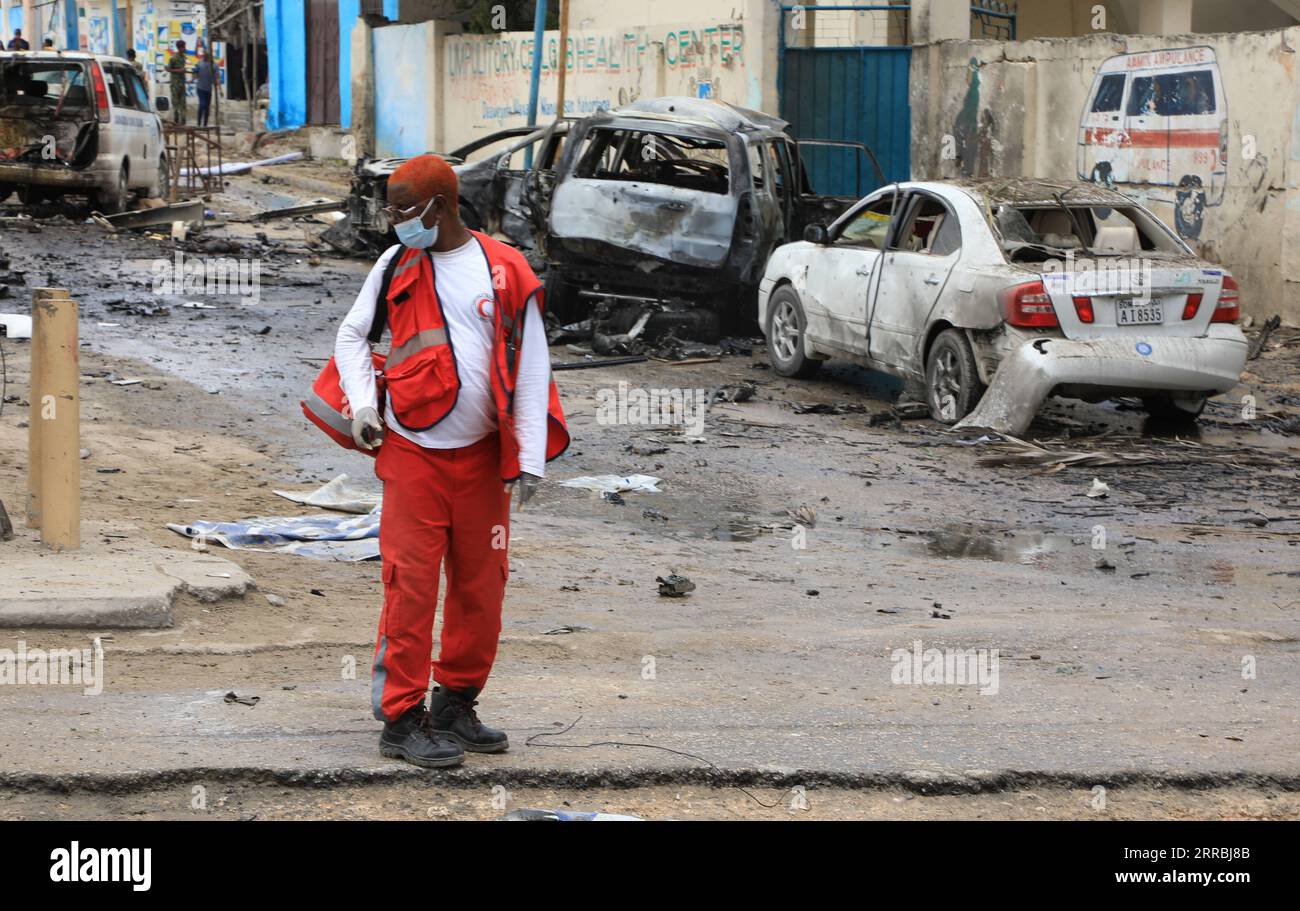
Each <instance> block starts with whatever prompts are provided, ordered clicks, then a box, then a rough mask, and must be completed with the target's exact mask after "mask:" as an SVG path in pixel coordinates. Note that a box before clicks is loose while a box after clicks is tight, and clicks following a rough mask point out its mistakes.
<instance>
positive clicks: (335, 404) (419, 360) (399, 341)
mask: <svg viewBox="0 0 1300 911" xmlns="http://www.w3.org/2000/svg"><path fill="white" fill-rule="evenodd" d="M470 233H471V234H472V235H473V237H474V239H475V241H476V242H477V243H478V245H479V247H480V249H481V250H482V251H483V256H484V258H485V259H486V260H487V265H488V272H489V274H491V276H492V288H493V295H494V298H495V300H494V302H493V304H494V306H493V317H492V321H493V343H492V367H491V374H492V375H491V387H492V397H493V400H494V402H495V404H496V412H497V432H498V435H499V437H500V441H501V479H502V480H503V481H513V480H515V479H517V478H518V477H519V474H520V468H519V440H518V438H517V437H516V436H515V421H514V395H515V381H516V380H517V378H518V376H519V348H520V345H521V344H522V342H523V337H524V320H525V319H527V318H528V316H529V315H530V310H529V309H528V307H527V303H528V300H529V298H531V297H533V296H536V298H537V303H538V310H541V309H542V308H543V307H544V305H545V296H544V292H543V290H542V286H541V283H540V282H538V280H537V276H536V275H534V274H533V270H532V269H531V268H530V267H529V265H528V263H527V261H526V260H525V259H524V257H523V254H521V253H520V252H519V251H518V250H516V249H515V248H514V247H510V246H507V245H506V244H503V243H501V242H500V241H498V240H494V239H493V238H491V237H489V236H487V235H486V234H480V233H478V232H477V231H471V232H470ZM396 255H397V257H398V260H397V263H396V266H395V268H394V269H393V273H392V280H391V282H390V284H389V288H388V298H387V305H388V307H387V309H388V326H389V330H390V331H391V333H392V347H391V349H390V350H389V352H388V356H387V358H384V357H382V356H380V355H376V356H375V368H376V380H377V381H378V386H379V390H380V396H381V403H380V406H379V407H380V411H381V412H382V411H383V410H384V406H383V396H385V395H386V396H387V398H388V401H389V403H390V404H391V405H392V408H393V416H394V417H395V418H396V419H397V422H398V423H399V424H401V425H402V427H404V428H406V429H407V430H411V431H415V432H422V431H426V430H430V429H432V428H433V427H436V426H437V425H438V424H439V423H440V422H441V421H442V420H443V419H444V418H446V417H447V415H449V414H450V413H451V410H452V409H453V408H454V407H455V406H456V399H457V397H458V396H459V395H460V378H459V376H458V375H457V372H456V352H455V349H454V348H453V346H452V343H451V337H450V335H449V334H448V330H447V323H446V320H445V319H444V317H443V312H442V302H441V301H440V300H439V299H438V289H437V284H436V282H435V278H434V271H433V258H432V257H431V256H429V255H428V254H427V252H426V251H424V250H415V249H411V248H409V247H403V248H402V250H401V252H400V253H398V254H396ZM303 410H304V412H306V414H307V417H308V418H310V419H311V420H312V421H313V422H314V423H316V424H317V425H318V426H320V427H321V429H322V430H324V431H325V432H326V433H328V434H329V435H330V437H332V438H333V439H334V440H335V441H336V442H338V443H339V444H340V445H343V446H346V447H348V448H355V447H354V446H353V444H352V439H351V420H350V416H351V408H350V407H349V405H348V403H347V402H346V399H345V397H344V396H343V392H342V389H341V388H339V384H338V371H337V368H335V367H334V364H333V361H331V362H330V364H329V365H328V366H327V367H326V369H325V371H323V372H322V374H321V376H320V377H319V378H318V379H317V381H316V384H315V386H314V387H313V392H312V395H311V396H310V397H309V399H308V401H306V402H304V403H303ZM344 423H346V424H347V425H348V426H347V430H346V432H345V431H344V428H343V424H344ZM568 446H569V431H568V426H567V425H566V423H565V420H564V410H563V408H561V406H560V394H559V390H558V389H557V388H556V386H555V380H554V379H552V380H551V381H550V392H549V402H548V406H547V433H546V461H548V462H549V461H551V460H553V459H556V458H559V456H560V455H561V454H562V453H563V452H564V451H565V450H566V449H567V448H568Z"/></svg>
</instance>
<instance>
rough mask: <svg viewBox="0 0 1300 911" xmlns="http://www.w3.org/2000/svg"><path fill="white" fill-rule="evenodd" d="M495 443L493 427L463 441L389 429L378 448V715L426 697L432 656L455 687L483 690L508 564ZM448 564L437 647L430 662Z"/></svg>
mask: <svg viewBox="0 0 1300 911" xmlns="http://www.w3.org/2000/svg"><path fill="white" fill-rule="evenodd" d="M499 445H500V444H499V442H498V440H497V435H496V434H492V435H491V436H488V437H485V438H484V439H482V440H480V441H479V442H477V443H475V444H474V445H473V446H467V447H465V448H464V449H445V450H440V449H425V448H423V447H421V446H417V445H416V444H415V443H412V442H411V441H410V440H407V439H404V438H403V437H401V436H399V435H398V434H396V433H393V432H391V431H390V432H389V433H388V434H387V436H386V437H385V440H384V445H383V446H382V447H380V450H379V456H378V458H377V459H376V461H375V474H377V475H378V476H379V478H380V480H382V481H383V482H384V509H383V519H382V520H381V522H380V525H379V550H380V553H381V555H382V557H383V562H384V610H383V614H382V615H381V616H380V618H379V640H378V642H377V643H376V645H375V661H374V666H373V669H372V670H373V672H372V674H371V678H370V691H371V704H372V708H373V709H374V713H375V717H376V718H378V719H379V720H381V721H396V720H397V719H398V718H400V717H401V716H402V714H403V713H404V712H406V711H407V710H408V709H410V708H411V707H412V706H414V705H417V704H418V703H419V702H420V701H422V700H423V699H424V694H425V692H426V691H427V690H428V688H429V673H430V665H431V664H432V671H433V679H434V680H436V681H437V682H438V683H439V684H440V685H441V686H444V687H447V688H449V689H453V690H465V689H471V688H472V689H475V690H479V689H482V688H483V686H484V684H486V683H487V679H488V675H489V674H490V673H491V672H492V662H493V661H494V660H495V659H496V654H497V639H498V637H499V636H500V634H501V602H502V600H503V599H504V598H505V590H506V579H507V577H508V575H509V572H510V570H509V567H508V565H507V562H506V548H507V545H508V543H509V533H510V494H509V492H507V491H506V490H505V486H504V485H503V484H502V482H501V476H500V466H499V464H498V447H499ZM444 566H445V570H446V575H447V596H446V598H445V601H444V604H443V615H442V645H441V652H440V654H439V656H438V659H437V660H436V661H431V659H432V651H433V620H434V616H435V614H436V613H437V606H438V571H439V568H441V567H444Z"/></svg>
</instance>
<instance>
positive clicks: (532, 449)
mask: <svg viewBox="0 0 1300 911" xmlns="http://www.w3.org/2000/svg"><path fill="white" fill-rule="evenodd" d="M401 250H402V247H401V246H396V247H393V248H392V249H391V250H389V251H387V252H386V253H384V255H383V256H381V257H379V261H378V262H377V263H375V267H374V268H373V269H371V270H370V275H369V277H367V279H366V283H365V284H364V285H363V286H362V288H361V293H360V294H358V295H357V300H356V303H355V304H353V305H352V309H351V311H349V313H348V315H347V316H346V317H345V318H344V320H343V324H342V325H341V326H339V331H338V337H337V338H336V340H335V343H334V360H335V363H336V364H337V365H338V368H339V376H340V379H341V380H342V385H343V392H344V394H345V395H347V397H348V401H349V402H350V403H351V405H352V411H353V413H354V414H355V413H356V412H357V411H360V410H361V409H362V408H365V407H367V406H369V407H371V408H377V407H378V393H377V390H376V389H375V377H374V368H373V365H372V363H371V357H370V343H369V341H368V338H367V337H368V336H369V335H370V327H371V324H372V323H373V322H374V319H375V304H376V302H377V301H378V299H379V289H380V286H381V285H382V284H383V282H384V269H385V267H387V265H388V262H389V260H390V259H392V257H394V256H397V255H398V254H399V253H400V252H401ZM433 268H434V281H435V283H436V285H437V289H438V298H439V300H440V301H441V302H442V312H443V317H444V318H445V319H446V321H447V332H448V337H449V338H450V339H451V347H452V350H453V351H454V352H455V355H456V373H457V376H458V377H459V378H460V395H459V397H458V398H457V399H456V404H455V406H454V407H453V408H452V409H451V412H450V413H449V414H448V415H447V416H446V417H445V418H443V420H442V421H440V422H439V423H438V424H437V425H436V426H435V427H432V428H431V429H429V430H425V431H422V432H416V431H413V430H407V429H406V428H405V427H402V426H401V425H400V424H398V423H397V421H396V419H395V418H394V417H393V409H392V404H391V403H389V405H388V408H387V413H386V414H385V416H384V422H385V423H386V424H387V425H388V429H389V431H390V432H392V433H399V434H401V435H402V436H403V437H405V438H406V439H408V440H410V441H411V442H412V443H415V444H417V445H419V446H423V447H424V448H425V449H460V448H462V447H465V446H470V445H473V444H474V443H477V442H478V441H479V440H481V439H483V438H484V437H485V436H487V435H488V434H490V433H495V432H496V430H497V416H496V403H495V402H494V401H493V398H492V385H491V369H492V326H493V317H494V313H493V309H494V305H495V300H496V298H495V295H494V294H493V288H492V273H491V270H490V269H489V267H488V261H487V256H486V254H485V253H484V251H483V248H482V246H481V245H480V244H479V242H478V239H477V238H471V239H470V241H469V243H467V244H465V245H464V246H463V247H460V248H458V249H456V250H451V251H449V252H447V253H434V254H433ZM550 382H551V359H550V352H549V350H548V347H547V344H546V329H545V326H544V325H543V324H542V314H541V310H540V308H539V307H538V306H537V300H536V298H535V297H534V298H529V300H528V304H527V306H526V307H525V308H524V330H523V340H522V341H521V342H520V347H519V378H518V381H517V383H516V385H515V398H514V412H515V436H516V437H517V438H518V440H519V467H520V470H521V471H525V472H527V473H528V474H532V475H537V476H538V477H543V476H544V474H545V471H546V430H547V428H546V423H547V405H548V403H549V398H550Z"/></svg>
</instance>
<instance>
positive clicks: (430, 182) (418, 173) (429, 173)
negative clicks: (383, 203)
mask: <svg viewBox="0 0 1300 911" xmlns="http://www.w3.org/2000/svg"><path fill="white" fill-rule="evenodd" d="M388 183H389V186H394V187H404V188H406V189H407V190H408V191H410V192H411V193H412V194H414V195H415V196H418V197H419V198H420V199H429V198H431V197H434V196H441V197H443V198H445V199H446V200H447V206H448V208H449V209H450V210H451V211H453V212H455V211H456V210H457V209H458V208H459V202H460V181H459V180H457V179H456V172H455V171H453V170H452V169H451V165H449V164H447V162H445V161H443V160H442V159H441V158H439V157H438V156H437V155H417V156H416V157H414V158H412V159H409V160H407V161H404V162H402V163H401V164H400V165H398V166H397V169H396V170H395V171H393V174H392V176H391V177H389V178H388Z"/></svg>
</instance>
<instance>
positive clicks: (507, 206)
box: [324, 120, 571, 253]
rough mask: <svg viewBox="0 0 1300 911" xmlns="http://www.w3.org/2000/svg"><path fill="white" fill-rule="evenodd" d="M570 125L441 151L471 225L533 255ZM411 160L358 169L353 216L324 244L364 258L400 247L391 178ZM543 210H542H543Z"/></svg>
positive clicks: (509, 132)
mask: <svg viewBox="0 0 1300 911" xmlns="http://www.w3.org/2000/svg"><path fill="white" fill-rule="evenodd" d="M570 123H571V121H569V120H558V121H555V122H554V123H552V124H550V125H549V126H545V127H536V126H524V127H512V128H510V129H506V130H500V131H498V132H495V133H492V134H490V135H488V136H484V137H482V138H480V139H476V140H475V141H474V142H471V143H469V144H468V145H464V146H461V147H460V148H458V149H455V150H454V151H451V152H448V153H446V154H442V153H436V154H441V155H442V157H443V158H445V159H446V160H447V161H448V162H449V163H450V164H451V166H452V169H453V170H454V171H455V172H456V176H457V177H458V178H459V180H460V211H461V217H462V218H463V219H464V221H465V225H466V226H467V227H469V228H471V229H473V230H475V231H486V232H487V233H489V234H497V235H501V236H503V237H505V238H506V239H507V240H509V241H510V243H512V244H514V245H515V246H517V247H519V248H520V249H521V250H524V251H525V252H529V251H532V250H533V249H534V246H535V241H534V238H535V237H536V235H537V233H538V231H539V229H540V228H541V227H542V226H543V219H544V218H545V208H544V205H545V199H546V198H547V196H548V194H549V189H550V186H551V184H552V181H553V174H554V171H553V169H554V167H555V163H556V161H557V160H558V159H559V155H560V150H561V148H562V146H563V143H564V137H565V135H566V133H567V132H568V129H569V125H570ZM485 150H486V152H485ZM471 158H474V159H475V160H473V161H471V160H470V159H471ZM406 160H407V159H406V158H375V159H369V160H366V161H362V162H360V163H358V164H357V166H356V169H355V170H354V172H353V178H352V189H351V193H350V194H349V196H348V206H347V214H346V217H345V218H344V219H343V221H342V222H340V223H339V225H338V226H336V227H335V228H333V229H331V231H330V232H327V234H326V235H325V238H324V239H325V240H326V241H327V242H329V243H331V244H333V245H334V246H335V247H338V248H340V249H343V250H345V251H347V252H358V253H377V252H379V251H382V250H384V249H386V248H388V247H390V246H392V245H393V244H395V243H397V235H396V234H395V233H394V232H393V228H392V225H390V224H389V223H388V219H387V218H385V217H384V213H383V209H384V206H386V205H388V179H389V177H391V176H392V174H393V171H395V170H396V169H397V167H398V166H399V165H401V164H402V162H404V161H406ZM539 204H540V205H541V206H543V208H538V205H539Z"/></svg>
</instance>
